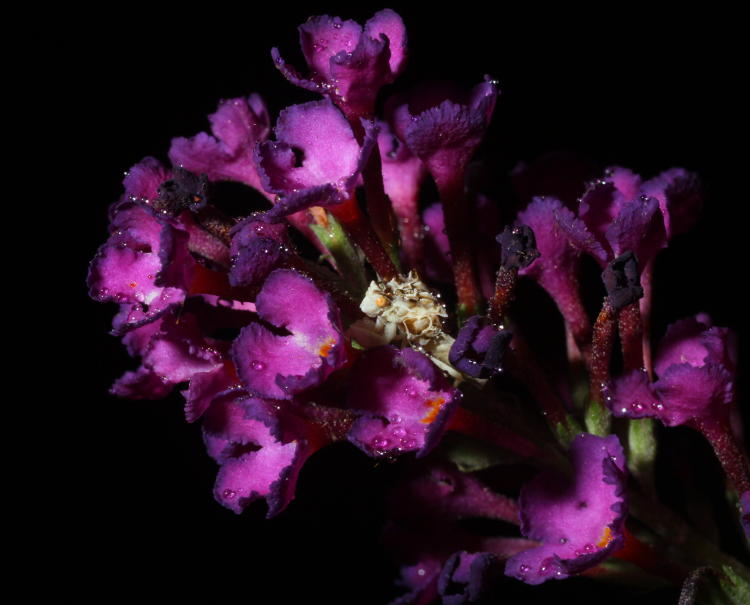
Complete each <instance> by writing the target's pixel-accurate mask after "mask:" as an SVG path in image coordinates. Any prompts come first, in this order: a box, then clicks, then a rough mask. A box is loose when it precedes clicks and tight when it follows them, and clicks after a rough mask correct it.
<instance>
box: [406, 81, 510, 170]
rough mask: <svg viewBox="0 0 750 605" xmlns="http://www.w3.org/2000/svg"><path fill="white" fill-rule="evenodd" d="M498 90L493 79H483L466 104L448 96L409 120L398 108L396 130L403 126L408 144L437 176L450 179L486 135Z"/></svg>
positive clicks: (460, 168)
mask: <svg viewBox="0 0 750 605" xmlns="http://www.w3.org/2000/svg"><path fill="white" fill-rule="evenodd" d="M497 94H498V92H497V88H496V86H495V85H494V84H493V83H491V82H484V83H482V84H479V85H478V86H476V87H475V88H474V90H473V91H472V93H471V94H470V95H469V101H468V102H467V103H466V104H459V103H456V102H454V101H453V100H450V99H446V100H444V101H442V102H440V103H439V104H437V105H435V106H432V107H429V108H428V109H426V110H424V111H422V112H421V113H419V114H416V115H413V114H412V115H411V119H410V121H408V122H406V121H405V120H404V118H403V117H400V114H403V110H398V109H397V110H396V113H395V114H394V118H395V119H396V120H397V130H401V129H403V138H404V140H405V141H406V143H407V145H409V148H410V149H411V150H412V152H413V153H414V154H415V155H416V156H418V157H419V158H420V159H422V160H423V161H424V162H425V163H426V164H427V165H428V167H429V169H430V172H431V173H432V174H433V176H434V177H435V178H436V179H439V180H442V179H444V178H445V179H449V178H451V177H452V176H454V175H455V174H456V172H457V171H460V170H462V168H463V167H465V166H466V164H467V162H468V160H469V158H470V157H471V155H472V154H473V153H474V150H475V149H476V148H477V146H478V145H479V143H480V142H481V140H482V138H483V137H484V133H485V131H486V130H487V127H488V126H489V121H490V118H491V116H492V111H493V109H494V106H495V100H496V98H497ZM399 122H400V123H401V124H402V125H403V126H401V127H400V128H399V127H398V123H399ZM400 134H401V133H400Z"/></svg>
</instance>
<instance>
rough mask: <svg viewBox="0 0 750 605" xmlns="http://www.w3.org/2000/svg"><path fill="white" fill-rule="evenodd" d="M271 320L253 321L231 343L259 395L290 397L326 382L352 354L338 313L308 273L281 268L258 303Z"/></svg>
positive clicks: (236, 359) (241, 371) (250, 386)
mask: <svg viewBox="0 0 750 605" xmlns="http://www.w3.org/2000/svg"><path fill="white" fill-rule="evenodd" d="M255 306H256V309H257V312H258V316H259V317H260V319H262V320H263V321H264V322H267V324H270V325H271V326H273V327H274V328H275V329H270V328H269V327H266V324H262V323H251V324H250V325H248V326H247V327H245V328H243V329H242V332H240V335H239V336H238V337H237V339H236V340H235V341H234V343H233V344H232V359H233V360H234V363H235V366H236V367H237V373H238V374H239V376H240V378H241V379H242V382H243V384H244V385H245V387H246V388H247V390H248V391H249V392H250V393H251V394H253V395H255V396H257V397H267V398H271V399H291V397H292V396H293V395H294V394H296V393H299V392H301V391H304V390H306V389H308V388H311V387H314V386H317V385H319V384H320V383H322V382H323V381H324V380H325V379H326V377H327V376H328V375H329V374H330V373H331V372H333V371H334V370H336V369H337V368H339V367H341V366H342V365H343V364H344V362H345V361H346V358H347V353H346V347H345V344H344V335H343V331H342V327H341V319H340V317H339V311H338V308H337V307H336V305H335V304H334V302H333V299H332V298H331V295H330V294H328V293H327V292H324V291H322V290H320V289H319V288H318V287H317V286H316V285H315V284H314V283H313V281H312V279H310V278H309V277H307V276H305V275H302V274H301V273H297V272H295V271H291V270H288V269H277V270H276V271H274V272H273V273H271V275H270V276H269V277H268V279H267V280H266V281H265V283H264V284H263V288H262V289H261V291H260V293H259V294H258V298H257V299H256V301H255Z"/></svg>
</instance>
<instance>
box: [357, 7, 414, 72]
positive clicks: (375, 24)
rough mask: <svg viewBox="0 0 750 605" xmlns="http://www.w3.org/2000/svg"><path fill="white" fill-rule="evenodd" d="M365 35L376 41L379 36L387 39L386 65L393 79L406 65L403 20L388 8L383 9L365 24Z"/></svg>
mask: <svg viewBox="0 0 750 605" xmlns="http://www.w3.org/2000/svg"><path fill="white" fill-rule="evenodd" d="M365 34H366V35H367V36H369V37H371V38H373V39H376V40H377V39H380V36H381V35H384V36H385V37H386V38H388V48H389V50H390V59H389V60H388V63H389V65H390V68H391V73H392V74H393V77H395V76H398V75H399V74H400V73H401V72H402V71H403V69H404V66H405V64H406V46H407V45H406V27H405V26H404V21H403V19H401V17H400V16H399V15H398V13H396V12H395V11H393V10H391V9H390V8H386V9H383V10H381V11H378V12H377V13H375V14H374V15H373V16H372V18H371V19H370V20H369V21H368V22H367V23H365Z"/></svg>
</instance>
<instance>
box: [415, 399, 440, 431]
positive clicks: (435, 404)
mask: <svg viewBox="0 0 750 605" xmlns="http://www.w3.org/2000/svg"><path fill="white" fill-rule="evenodd" d="M444 403H445V397H435V399H428V400H427V401H425V404H426V405H427V407H429V408H430V411H429V412H427V415H426V416H425V417H424V418H422V420H420V422H423V423H424V424H431V423H432V422H434V421H435V418H437V415H438V414H439V413H440V410H441V409H442V407H443V404H444Z"/></svg>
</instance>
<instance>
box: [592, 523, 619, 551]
mask: <svg viewBox="0 0 750 605" xmlns="http://www.w3.org/2000/svg"><path fill="white" fill-rule="evenodd" d="M614 538H615V537H614V536H613V535H612V530H611V529H610V528H609V525H607V527H605V528H604V532H603V533H602V537H601V538H600V539H599V541H598V542H597V543H596V545H597V546H598V547H599V548H604V547H605V546H607V545H608V544H609V543H610V542H611V541H612V540H614Z"/></svg>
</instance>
